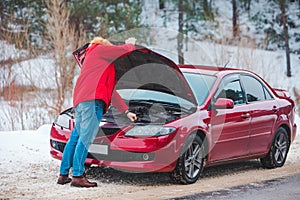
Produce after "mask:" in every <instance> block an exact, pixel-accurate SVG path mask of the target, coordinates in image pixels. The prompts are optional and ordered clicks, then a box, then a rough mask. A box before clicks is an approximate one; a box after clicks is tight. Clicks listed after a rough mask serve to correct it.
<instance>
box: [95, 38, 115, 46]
mask: <svg viewBox="0 0 300 200" xmlns="http://www.w3.org/2000/svg"><path fill="white" fill-rule="evenodd" d="M93 44H103V45H107V46H111V45H113V44H112V43H110V41H108V40H107V39H104V38H103V37H95V38H94V39H93V40H92V41H91V42H90V45H93Z"/></svg>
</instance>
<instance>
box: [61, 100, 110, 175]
mask: <svg viewBox="0 0 300 200" xmlns="http://www.w3.org/2000/svg"><path fill="white" fill-rule="evenodd" d="M104 106H105V104H104V103H103V101H101V100H92V101H85V102H81V103H79V104H78V105H77V106H76V108H75V127H74V129H73V131H72V133H71V136H70V139H69V141H68V142H67V144H66V146H65V149H64V152H63V157H62V161H61V165H60V174H61V175H67V174H69V170H70V168H71V167H72V175H73V176H81V175H83V174H84V163H85V160H86V157H87V154H88V149H89V147H90V145H91V143H92V142H93V141H94V139H95V137H96V135H97V133H98V129H99V124H100V121H101V118H102V115H103V110H104Z"/></svg>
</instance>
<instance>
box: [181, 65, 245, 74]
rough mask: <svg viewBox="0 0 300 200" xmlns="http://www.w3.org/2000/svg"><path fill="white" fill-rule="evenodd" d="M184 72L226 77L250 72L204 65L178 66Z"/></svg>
mask: <svg viewBox="0 0 300 200" xmlns="http://www.w3.org/2000/svg"><path fill="white" fill-rule="evenodd" d="M178 66H179V68H180V70H181V71H182V72H189V73H200V74H207V75H214V76H218V75H221V74H222V75H225V74H231V73H236V72H248V71H246V70H242V69H235V68H227V67H214V66H204V65H178Z"/></svg>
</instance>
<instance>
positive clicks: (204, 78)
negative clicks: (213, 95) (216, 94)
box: [183, 73, 217, 105]
mask: <svg viewBox="0 0 300 200" xmlns="http://www.w3.org/2000/svg"><path fill="white" fill-rule="evenodd" d="M183 75H184V77H185V78H186V80H187V81H188V83H189V85H190V87H191V89H192V91H193V93H194V95H195V97H196V100H197V103H198V105H202V104H203V103H204V101H205V99H206V98H207V95H208V94H209V92H210V90H211V88H212V86H213V84H214V82H215V81H216V79H217V78H216V77H215V76H212V75H205V74H196V73H183Z"/></svg>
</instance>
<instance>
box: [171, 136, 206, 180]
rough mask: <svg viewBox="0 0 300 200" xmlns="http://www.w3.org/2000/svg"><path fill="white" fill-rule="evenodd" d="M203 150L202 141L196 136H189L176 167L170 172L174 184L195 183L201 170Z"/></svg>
mask: <svg viewBox="0 0 300 200" xmlns="http://www.w3.org/2000/svg"><path fill="white" fill-rule="evenodd" d="M204 152H205V149H204V145H203V141H202V139H201V138H200V137H199V136H198V135H196V134H193V135H190V136H189V137H188V138H187V140H186V141H185V143H184V145H183V148H182V151H181V154H180V157H179V159H178V160H177V165H176V168H175V169H174V171H173V172H172V178H173V180H174V181H175V182H176V183H182V184H192V183H195V182H196V181H197V180H198V179H199V177H200V175H201V172H202V170H203V166H204V161H205V160H204V157H205V156H204V155H205V153H204Z"/></svg>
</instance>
